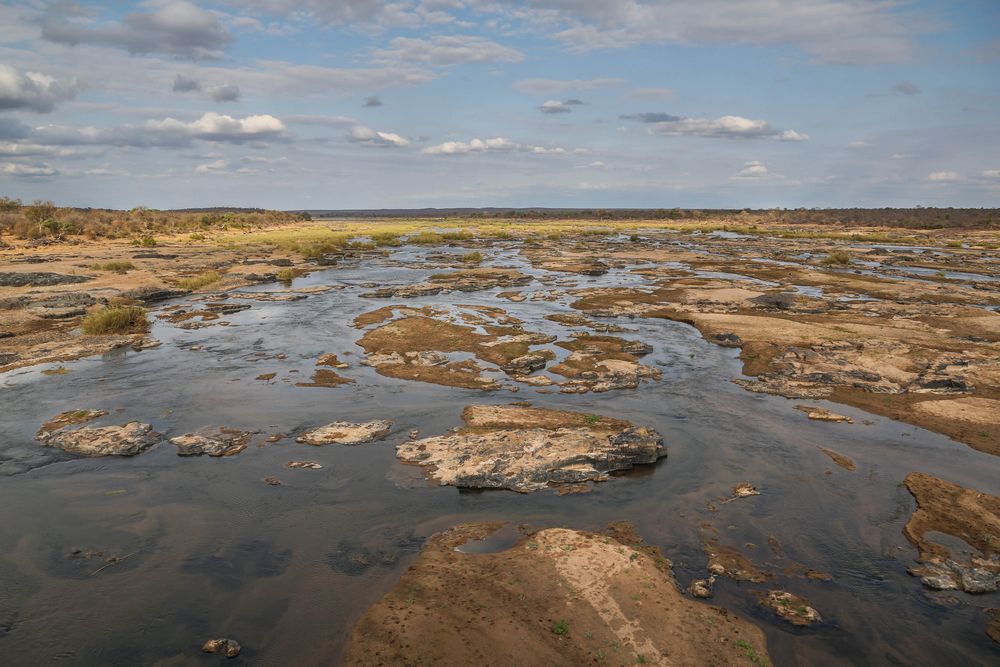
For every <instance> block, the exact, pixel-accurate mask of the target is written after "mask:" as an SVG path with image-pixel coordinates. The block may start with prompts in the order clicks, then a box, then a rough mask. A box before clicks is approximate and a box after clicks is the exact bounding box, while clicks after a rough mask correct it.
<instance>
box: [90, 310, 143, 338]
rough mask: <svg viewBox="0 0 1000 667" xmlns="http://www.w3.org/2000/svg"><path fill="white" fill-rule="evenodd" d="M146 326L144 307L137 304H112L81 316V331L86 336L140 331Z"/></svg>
mask: <svg viewBox="0 0 1000 667" xmlns="http://www.w3.org/2000/svg"><path fill="white" fill-rule="evenodd" d="M148 328H149V321H148V320H147V319H146V309H145V308H140V307H139V306H112V307H109V308H104V309H102V310H98V311H96V312H93V313H90V314H89V315H87V316H86V317H84V318H83V333H85V334H87V335H88V336H103V335H108V334H124V333H140V332H143V331H146V330H147V329H148Z"/></svg>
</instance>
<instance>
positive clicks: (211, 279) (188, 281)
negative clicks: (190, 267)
mask: <svg viewBox="0 0 1000 667" xmlns="http://www.w3.org/2000/svg"><path fill="white" fill-rule="evenodd" d="M220 280H222V274H221V273H219V272H218V271H205V272H204V273H199V274H198V275H196V276H191V277H190V278H181V279H180V280H178V281H177V286H178V287H180V288H181V289H190V290H195V289H201V288H202V287H206V286H208V285H211V284H212V283H217V282H219V281H220Z"/></svg>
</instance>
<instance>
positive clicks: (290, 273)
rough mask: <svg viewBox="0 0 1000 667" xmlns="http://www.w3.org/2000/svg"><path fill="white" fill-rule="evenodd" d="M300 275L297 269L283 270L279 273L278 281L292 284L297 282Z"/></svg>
mask: <svg viewBox="0 0 1000 667" xmlns="http://www.w3.org/2000/svg"><path fill="white" fill-rule="evenodd" d="M298 275H299V272H298V271H296V270H295V269H282V270H281V271H278V280H280V281H281V282H283V283H290V282H292V281H293V280H295V278H297V277H298Z"/></svg>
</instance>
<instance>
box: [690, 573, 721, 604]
mask: <svg viewBox="0 0 1000 667" xmlns="http://www.w3.org/2000/svg"><path fill="white" fill-rule="evenodd" d="M714 583H715V575H714V574H713V575H712V576H710V577H709V578H708V579H695V580H694V581H692V582H691V585H690V586H688V593H690V594H691V595H693V596H694V597H696V598H702V599H706V598H710V597H712V584H714Z"/></svg>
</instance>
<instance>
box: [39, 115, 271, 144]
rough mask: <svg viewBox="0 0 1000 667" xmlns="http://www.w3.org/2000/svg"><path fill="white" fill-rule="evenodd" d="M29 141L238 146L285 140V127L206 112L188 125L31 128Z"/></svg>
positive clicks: (262, 118) (172, 121)
mask: <svg viewBox="0 0 1000 667" xmlns="http://www.w3.org/2000/svg"><path fill="white" fill-rule="evenodd" d="M29 138H30V140H31V141H33V142H35V143H38V144H42V145H48V146H72V145H109V146H134V147H138V148H147V147H152V146H167V147H171V146H172V147H179V146H187V145H189V144H191V142H192V141H194V140H200V141H217V142H224V143H234V144H241V143H245V142H248V141H284V140H287V139H288V133H287V130H286V128H285V124H284V123H282V122H281V121H280V120H279V119H277V118H275V117H274V116H270V115H267V114H264V115H257V116H246V117H244V118H233V117H232V116H226V115H223V114H217V113H214V112H209V113H206V114H204V115H202V117H201V118H198V119H197V120H194V121H191V122H184V121H181V120H177V119H176V118H164V119H162V120H148V121H146V122H145V123H143V124H142V125H119V126H116V127H111V128H97V127H72V126H65V125H45V126H42V127H37V128H34V129H33V130H32V131H31V133H30V135H29Z"/></svg>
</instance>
